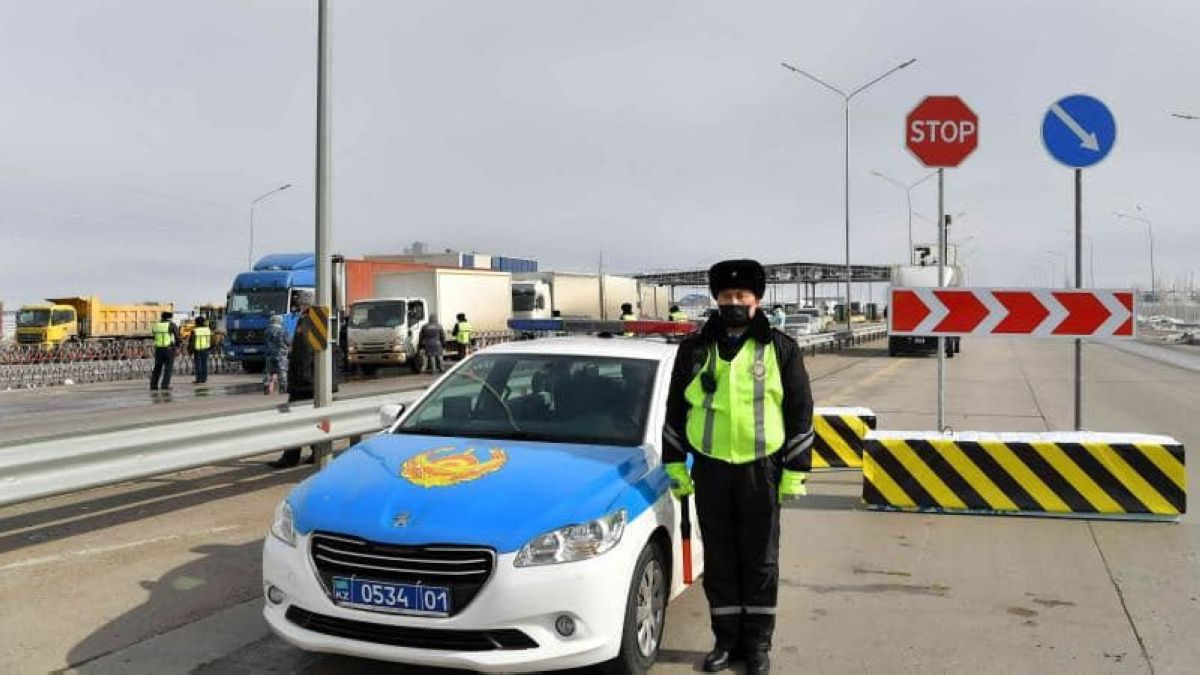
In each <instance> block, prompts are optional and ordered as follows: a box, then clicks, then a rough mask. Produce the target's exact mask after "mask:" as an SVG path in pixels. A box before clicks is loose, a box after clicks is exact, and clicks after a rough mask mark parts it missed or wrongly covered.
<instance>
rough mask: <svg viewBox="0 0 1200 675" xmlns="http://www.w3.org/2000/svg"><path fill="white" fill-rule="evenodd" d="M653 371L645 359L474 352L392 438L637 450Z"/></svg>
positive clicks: (649, 394)
mask: <svg viewBox="0 0 1200 675" xmlns="http://www.w3.org/2000/svg"><path fill="white" fill-rule="evenodd" d="M657 369H658V364H657V362H655V361H649V360H646V359H623V358H606V357H599V356H571V355H562V354H555V355H542V354H486V353H484V354H479V355H477V356H474V357H471V359H470V360H469V361H467V362H466V363H464V364H463V365H462V366H461V367H459V368H456V369H455V370H454V371H453V374H451V375H450V376H449V377H447V378H446V379H445V380H443V381H442V383H441V384H440V385H438V387H437V389H436V390H434V391H433V393H432V394H430V395H429V396H428V397H427V398H426V399H425V400H424V401H423V402H422V403H421V404H420V405H419V406H418V407H417V408H416V409H415V410H413V412H412V414H411V415H409V416H408V417H407V418H406V419H405V421H404V423H403V424H402V425H401V426H400V427H399V428H398V429H397V433H401V434H428V435H435V436H474V437H484V438H507V439H519V440H534V441H545V442H550V443H588V444H596V445H622V446H637V445H641V444H642V442H643V439H644V435H645V429H646V420H647V417H648V416H649V411H650V400H651V393H652V390H653V388H654V379H655V373H656V372H657Z"/></svg>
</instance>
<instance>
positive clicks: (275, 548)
mask: <svg viewBox="0 0 1200 675" xmlns="http://www.w3.org/2000/svg"><path fill="white" fill-rule="evenodd" d="M634 534H635V533H634V532H629V531H627V532H626V533H625V537H624V538H623V540H622V542H621V544H620V545H618V546H617V547H616V548H615V549H613V550H612V551H609V552H608V553H605V554H604V555H601V556H599V557H597V558H594V559H592V560H586V561H581V562H574V563H566V564H560V565H544V566H538V567H523V568H519V567H516V566H514V565H513V560H514V558H515V557H516V556H515V554H513V553H508V554H502V555H499V556H497V558H496V567H495V570H494V571H493V573H492V576H491V578H490V579H489V580H488V581H487V583H486V584H485V585H484V587H483V589H482V590H481V591H480V592H479V594H478V595H477V596H475V598H474V599H473V600H471V602H470V604H469V605H467V607H466V608H464V609H462V610H461V611H459V612H458V613H457V614H455V615H454V616H450V617H444V618H431V617H419V616H405V615H397V614H386V613H381V612H373V611H367V610H360V609H355V608H350V607H342V606H339V605H337V604H334V602H333V601H332V600H331V599H330V598H329V596H328V595H327V594H326V593H325V590H324V588H323V587H322V586H321V584H320V582H319V581H318V578H317V573H316V569H315V568H314V567H313V564H312V561H311V559H310V558H309V556H308V550H309V539H308V537H307V536H304V535H302V536H299V537H298V540H297V546H296V547H294V548H293V547H291V546H288V545H287V544H284V543H283V542H281V541H279V540H278V539H276V538H275V537H273V536H270V535H268V536H267V538H266V542H265V544H264V546H263V592H264V595H267V591H268V589H269V588H270V587H271V586H274V587H276V588H277V589H279V590H281V591H283V593H284V594H285V597H284V598H283V599H282V601H281V602H279V603H273V602H271V600H270V599H267V600H266V602H265V606H264V609H263V615H264V617H265V618H266V620H267V623H268V624H269V625H270V627H271V629H272V630H273V631H274V632H275V633H276V634H277V635H279V636H280V637H282V638H283V639H284V640H287V641H288V642H290V643H291V644H293V645H295V646H297V647H299V648H301V649H304V650H308V651H315V652H328V653H334V654H344V655H349V656H357V657H365V658H371V659H379V660H384V661H395V662H401V663H410V664H420V665H427V666H440V667H448V668H466V669H471V670H476V671H480V672H542V671H547V670H557V669H562V668H577V667H582V666H587V665H591V664H595V663H600V662H603V661H607V660H609V659H611V658H614V657H615V656H616V655H617V653H618V651H619V649H620V642H621V633H622V629H623V624H624V616H625V603H626V597H627V594H628V589H629V583H630V578H631V576H632V572H633V566H634V564H635V562H636V559H637V556H638V555H639V554H640V551H641V543H644V542H639V538H638V537H636V536H631V535H634ZM292 606H295V607H298V608H300V609H302V610H304V611H306V612H310V613H314V614H317V615H320V616H321V617H330V618H332V619H334V620H338V619H341V620H349V621H356V622H366V623H370V624H378V625H382V626H390V627H397V628H412V629H426V630H437V631H511V630H516V631H520V632H521V633H523V634H524V635H525V636H528V638H530V639H532V640H533V642H535V643H536V644H537V646H536V647H532V648H527V649H493V650H487V651H462V650H457V649H450V648H447V649H425V648H413V647H400V646H394V645H391V644H384V643H382V642H380V641H375V640H372V639H369V638H366V637H364V639H355V637H346V636H345V635H344V634H343V635H340V636H339V635H333V634H329V632H319V631H317V630H311V629H308V628H304V627H301V626H300V625H298V624H297V622H294V621H293V620H292V619H291V618H289V617H288V609H289V608H290V607H292ZM563 615H566V616H569V617H571V618H572V619H573V620H574V622H575V632H574V634H573V635H571V636H569V637H564V636H562V635H560V634H559V633H558V632H557V631H556V630H555V621H556V620H557V619H558V618H559V617H560V616H563ZM343 633H344V631H343ZM447 635H451V633H447Z"/></svg>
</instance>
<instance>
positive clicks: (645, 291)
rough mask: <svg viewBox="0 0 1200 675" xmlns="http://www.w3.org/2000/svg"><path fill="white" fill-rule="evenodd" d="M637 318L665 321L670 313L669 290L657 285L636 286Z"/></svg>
mask: <svg viewBox="0 0 1200 675" xmlns="http://www.w3.org/2000/svg"><path fill="white" fill-rule="evenodd" d="M637 307H638V310H637V313H638V318H640V319H666V318H667V315H668V314H670V313H671V289H669V288H667V287H666V286H659V285H657V284H638V306H637Z"/></svg>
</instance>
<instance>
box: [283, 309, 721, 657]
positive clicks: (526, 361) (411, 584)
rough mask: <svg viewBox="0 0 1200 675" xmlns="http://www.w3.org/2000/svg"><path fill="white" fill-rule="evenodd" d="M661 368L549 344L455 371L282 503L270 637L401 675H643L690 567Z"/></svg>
mask: <svg viewBox="0 0 1200 675" xmlns="http://www.w3.org/2000/svg"><path fill="white" fill-rule="evenodd" d="M631 323H634V322H631ZM639 323H648V322H639ZM671 330H674V331H678V330H679V324H674V327H673V328H672V329H671ZM674 355H675V347H674V346H673V345H670V344H667V343H666V342H664V341H655V340H639V339H626V338H619V337H618V338H607V339H606V338H604V337H561V338H547V339H538V340H528V341H521V342H512V343H508V344H504V345H498V346H495V347H491V348H489V349H487V350H484V351H481V352H479V353H477V354H474V355H472V356H470V357H469V358H468V359H466V360H465V361H464V362H463V363H461V364H459V365H458V366H457V367H455V368H454V369H453V370H452V371H451V372H449V373H448V374H446V375H445V376H443V377H442V378H441V379H440V380H439V381H438V382H437V383H436V384H435V385H434V386H432V387H431V388H430V389H429V390H428V391H427V392H426V393H425V394H424V395H423V396H422V397H421V398H420V399H419V400H417V401H416V402H415V403H413V404H412V405H411V406H409V407H407V409H402V410H401V411H400V412H399V414H398V419H397V421H396V422H395V423H394V424H393V425H392V426H391V427H390V428H389V429H388V430H387V431H385V432H384V433H382V434H380V435H378V436H376V437H373V438H371V439H369V440H367V441H364V442H362V443H360V444H358V445H356V446H354V447H352V448H350V449H349V450H347V451H346V452H344V453H343V454H342V455H341V456H339V457H338V458H337V459H336V460H335V461H334V462H333V463H332V464H331V465H330V466H329V467H328V468H326V469H325V470H323V471H321V472H319V473H317V474H315V475H313V476H312V477H310V478H309V479H307V480H305V481H304V482H303V483H301V484H300V485H298V486H297V487H296V488H295V489H294V490H293V491H292V492H291V494H289V495H288V496H287V498H286V499H285V500H284V501H283V502H282V503H281V504H280V505H279V507H278V508H277V510H276V513H275V518H274V522H273V524H272V526H271V534H270V536H268V537H267V538H266V543H265V545H264V549H263V588H264V592H265V596H266V602H265V608H264V615H265V616H266V619H267V621H268V622H269V624H270V626H271V628H272V629H273V630H274V632H275V633H276V634H278V635H279V636H281V637H282V638H284V639H285V640H287V641H288V642H290V643H292V644H293V645H295V646H297V647H300V648H301V649H305V650H311V651H317V652H331V653H337V654H347V655H353V656H360V657H367V658H372V659H382V660H388V661H396V662H403V663H412V664H424V665H433V666H446V667H456V668H467V669H472V670H476V671H483V672H542V671H547V670H556V669H561V668H573V667H579V666H587V665H591V664H603V665H602V669H604V670H606V671H607V672H617V673H641V672H644V671H645V670H646V669H647V668H649V667H650V665H651V664H652V663H653V662H654V659H655V657H656V656H657V653H658V650H659V646H660V644H661V641H662V636H663V630H664V626H665V620H666V606H667V602H668V601H669V599H670V598H673V597H675V596H676V595H678V594H679V593H681V592H682V591H683V590H684V589H685V588H686V584H685V567H688V568H689V569H688V572H687V574H686V575H687V576H690V573H691V571H692V570H691V569H690V565H691V564H692V562H691V561H692V560H693V559H694V561H695V563H694V564H695V570H694V571H695V573H696V574H697V575H699V573H700V572H701V571H702V570H701V560H702V552H701V548H700V542H699V536H698V535H699V532H698V531H697V532H696V533H695V534H696V537H695V539H696V541H695V543H694V544H691V547H692V550H691V553H690V554H688V555H686V556H685V555H684V551H685V548H687V547H688V544H685V543H684V539H685V538H686V539H688V540H689V543H690V537H685V536H684V532H686V531H687V530H688V529H690V528H689V526H688V525H686V524H683V526H682V527H681V522H680V515H681V511H682V509H680V507H679V501H678V500H675V499H674V498H673V497H672V496H671V494H670V491H669V481H668V479H667V476H666V474H665V472H664V471H663V469H662V465H661V461H660V450H659V445H660V434H661V429H662V426H663V418H664V415H665V410H666V398H667V388H668V385H669V380H670V375H671V364H672V361H673V359H674ZM689 508H690V507H689ZM688 520H690V519H688Z"/></svg>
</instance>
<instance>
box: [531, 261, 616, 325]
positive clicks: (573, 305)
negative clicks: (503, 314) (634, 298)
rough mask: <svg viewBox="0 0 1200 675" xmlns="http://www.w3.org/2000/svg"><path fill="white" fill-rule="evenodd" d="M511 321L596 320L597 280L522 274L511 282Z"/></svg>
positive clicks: (563, 274) (582, 276)
mask: <svg viewBox="0 0 1200 675" xmlns="http://www.w3.org/2000/svg"><path fill="white" fill-rule="evenodd" d="M512 309H513V318H514V319H549V318H552V317H555V316H561V317H564V318H599V317H600V278H599V277H598V276H596V275H595V274H575V273H571V272H526V273H519V274H514V275H513V278H512Z"/></svg>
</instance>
